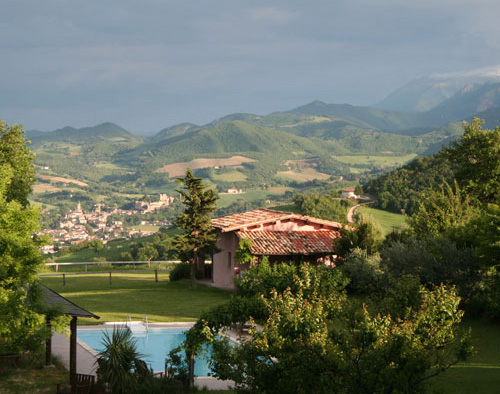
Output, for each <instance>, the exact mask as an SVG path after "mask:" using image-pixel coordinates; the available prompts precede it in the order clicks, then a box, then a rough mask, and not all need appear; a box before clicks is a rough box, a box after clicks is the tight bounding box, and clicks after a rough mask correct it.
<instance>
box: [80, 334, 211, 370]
mask: <svg viewBox="0 0 500 394" xmlns="http://www.w3.org/2000/svg"><path fill="white" fill-rule="evenodd" d="M104 331H105V330H103V329H87V328H85V329H80V330H78V339H79V340H81V341H83V342H85V343H86V344H87V345H88V346H90V347H91V348H92V349H94V350H96V351H97V352H99V351H101V350H102V349H103V345H102V340H103V337H104ZM185 331H186V328H150V329H149V332H148V333H147V334H145V333H138V334H134V338H135V339H136V340H137V350H138V351H139V353H141V354H142V355H143V358H142V359H143V360H144V361H145V362H146V363H147V364H148V365H149V366H150V367H151V368H152V369H153V370H154V371H158V372H159V371H164V370H165V358H166V357H168V352H170V350H172V349H173V348H175V347H177V346H179V345H180V344H182V342H184V340H185V339H186V335H185V334H184V332H185ZM109 332H110V333H111V330H109ZM194 373H195V375H196V376H207V375H209V374H210V368H209V367H208V362H207V359H206V358H205V357H203V356H201V357H197V358H196V361H195V364H194Z"/></svg>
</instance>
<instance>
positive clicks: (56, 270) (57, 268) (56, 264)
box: [56, 263, 59, 272]
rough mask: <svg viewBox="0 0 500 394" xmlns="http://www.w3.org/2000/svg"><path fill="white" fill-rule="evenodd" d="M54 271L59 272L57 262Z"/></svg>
mask: <svg viewBox="0 0 500 394" xmlns="http://www.w3.org/2000/svg"><path fill="white" fill-rule="evenodd" d="M56 272H59V264H57V263H56Z"/></svg>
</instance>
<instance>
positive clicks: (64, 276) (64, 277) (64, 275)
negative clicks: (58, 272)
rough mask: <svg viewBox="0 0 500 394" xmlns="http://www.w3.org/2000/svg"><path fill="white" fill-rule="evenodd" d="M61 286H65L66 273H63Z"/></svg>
mask: <svg viewBox="0 0 500 394" xmlns="http://www.w3.org/2000/svg"><path fill="white" fill-rule="evenodd" d="M63 286H66V274H63Z"/></svg>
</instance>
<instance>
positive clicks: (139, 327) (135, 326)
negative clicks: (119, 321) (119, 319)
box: [127, 321, 148, 333]
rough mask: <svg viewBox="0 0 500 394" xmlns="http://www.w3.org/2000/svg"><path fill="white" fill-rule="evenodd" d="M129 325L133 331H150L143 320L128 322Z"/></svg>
mask: <svg viewBox="0 0 500 394" xmlns="http://www.w3.org/2000/svg"><path fill="white" fill-rule="evenodd" d="M127 327H128V329H129V330H130V331H132V332H133V333H136V332H148V328H147V327H146V325H145V324H144V322H142V321H131V322H127Z"/></svg>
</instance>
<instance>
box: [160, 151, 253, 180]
mask: <svg viewBox="0 0 500 394" xmlns="http://www.w3.org/2000/svg"><path fill="white" fill-rule="evenodd" d="M253 161H255V160H254V159H250V158H248V157H245V156H231V157H230V158H215V159H194V160H191V161H188V162H184V163H173V164H167V165H166V166H163V167H161V168H159V169H157V170H156V171H155V172H168V174H169V176H170V177H176V176H183V175H185V174H186V170H187V169H188V168H191V169H192V170H195V169H197V168H207V167H212V168H214V167H227V166H238V165H240V164H242V163H250V162H253Z"/></svg>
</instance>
